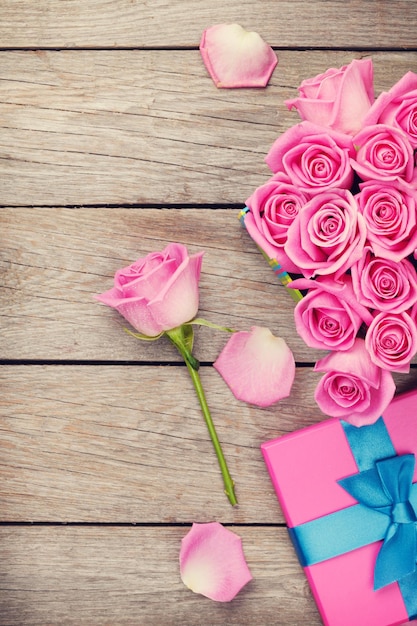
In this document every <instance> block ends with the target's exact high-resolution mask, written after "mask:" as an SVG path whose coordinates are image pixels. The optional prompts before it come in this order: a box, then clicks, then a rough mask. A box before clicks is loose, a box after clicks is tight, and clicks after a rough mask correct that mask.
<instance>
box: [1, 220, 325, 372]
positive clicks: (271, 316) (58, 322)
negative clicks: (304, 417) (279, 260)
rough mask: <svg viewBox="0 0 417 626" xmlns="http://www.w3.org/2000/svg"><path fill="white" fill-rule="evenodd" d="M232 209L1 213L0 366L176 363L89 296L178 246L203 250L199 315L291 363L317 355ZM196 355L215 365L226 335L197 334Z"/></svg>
mask: <svg viewBox="0 0 417 626" xmlns="http://www.w3.org/2000/svg"><path fill="white" fill-rule="evenodd" d="M238 213H239V212H238V210H237V209H219V210H211V209H201V208H200V209H116V208H113V209H104V208H95V209H85V208H84V209H68V208H54V209H52V208H25V209H23V208H8V209H1V210H0V228H1V232H2V246H1V252H0V268H1V272H2V279H1V284H0V313H1V317H0V329H1V333H0V358H2V359H12V360H22V359H23V360H44V361H45V360H46V361H50V360H52V361H60V360H62V361H68V360H69V361H74V360H81V361H89V360H90V361H91V360H92V361H105V360H107V361H135V362H136V361H147V362H182V359H181V357H180V356H179V354H177V352H176V351H175V349H174V348H173V346H172V345H171V344H170V343H169V341H168V340H166V339H161V340H158V341H157V342H141V341H139V340H136V339H134V338H133V337H131V336H130V335H128V334H127V333H125V332H124V331H123V328H124V326H127V323H126V324H125V323H124V321H123V318H122V317H121V316H120V315H119V314H118V313H117V312H116V311H114V310H111V309H110V308H108V307H105V306H104V305H102V304H100V303H98V302H96V301H95V300H94V299H93V295H94V294H96V293H101V292H103V291H106V290H107V289H110V287H111V286H112V284H113V275H114V272H115V271H116V270H117V269H119V268H120V267H123V266H125V265H128V264H130V263H132V262H133V261H134V260H136V259H137V258H139V257H140V256H144V255H146V254H148V253H149V252H152V251H156V250H160V249H162V248H164V247H165V246H166V244H167V243H168V242H169V241H179V242H181V243H183V244H185V245H186V246H187V247H188V250H189V252H190V253H193V252H196V251H198V250H205V251H206V254H205V256H204V260H203V267H202V274H201V279H200V308H199V317H203V318H205V319H207V320H209V321H211V322H214V323H216V324H220V325H223V326H228V327H231V328H235V329H237V330H249V329H250V328H251V326H254V325H257V326H266V327H268V328H270V329H271V331H272V332H273V333H274V334H275V335H277V336H282V337H284V338H285V339H286V341H287V343H288V345H289V346H290V348H291V349H292V350H293V353H294V356H295V358H296V360H297V361H298V362H304V363H311V362H313V361H315V360H317V359H318V358H321V356H323V351H320V350H312V349H309V348H307V347H306V345H305V344H304V342H303V341H302V340H301V338H300V337H299V336H298V335H297V333H296V331H295V325H294V320H293V311H294V302H293V300H292V299H291V297H290V295H289V293H288V292H287V290H286V289H285V288H284V287H282V285H281V284H280V283H279V282H278V280H277V279H276V277H275V276H274V274H273V272H272V271H271V270H270V268H269V267H268V265H267V263H266V262H265V260H264V259H263V258H262V256H261V254H260V253H259V251H258V250H257V248H256V246H255V244H254V243H253V242H252V240H251V239H250V237H249V235H248V234H247V233H246V231H245V230H244V228H242V227H241V225H240V224H239V220H238ZM195 335H196V338H195V354H196V356H197V358H199V359H200V360H201V361H203V362H207V361H210V362H212V361H214V360H215V359H216V358H217V356H218V354H219V353H220V350H221V349H222V347H223V346H224V345H225V343H226V341H227V340H228V338H229V335H228V334H227V333H224V332H220V331H216V330H213V329H207V328H202V327H198V328H196V331H195Z"/></svg>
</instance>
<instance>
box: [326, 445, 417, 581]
mask: <svg viewBox="0 0 417 626" xmlns="http://www.w3.org/2000/svg"><path fill="white" fill-rule="evenodd" d="M414 465H415V458H414V455H413V454H404V455H402V456H395V457H392V458H388V459H383V460H380V461H376V463H375V466H374V467H373V468H372V469H368V470H365V471H362V472H360V473H358V474H355V475H353V476H349V477H347V478H343V479H342V480H339V481H338V482H339V484H340V485H341V486H342V487H343V488H344V489H345V490H346V491H347V492H348V493H349V494H350V495H351V496H353V497H354V498H355V499H356V500H357V501H358V502H359V503H360V504H362V505H364V506H365V507H367V508H369V509H373V510H375V511H378V512H379V513H383V514H384V515H387V516H388V518H389V522H388V526H387V530H386V533H385V537H384V543H383V545H382V547H381V549H380V551H379V553H378V557H377V560H376V564H375V572H374V588H375V590H376V589H380V588H381V587H385V586H386V585H389V584H390V583H392V582H395V581H398V580H400V579H402V578H404V577H405V576H407V575H408V574H411V573H413V572H415V571H416V569H417V501H416V498H414V499H413V498H412V497H411V496H412V481H413V475H414Z"/></svg>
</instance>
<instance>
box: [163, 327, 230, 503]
mask: <svg viewBox="0 0 417 626" xmlns="http://www.w3.org/2000/svg"><path fill="white" fill-rule="evenodd" d="M196 321H197V320H196ZM166 335H168V337H169V339H170V340H171V342H172V343H173V344H174V346H175V347H176V348H177V350H178V351H179V353H180V354H181V356H182V357H183V359H184V361H185V364H186V365H187V369H188V371H189V373H190V376H191V380H192V381H193V385H194V388H195V390H196V393H197V397H198V400H199V402H200V406H201V410H202V411H203V415H204V419H205V422H206V424H207V428H208V431H209V434H210V437H211V441H212V442H213V446H214V450H215V452H216V455H217V459H218V462H219V465H220V469H221V473H222V476H223V483H224V490H225V493H226V495H227V497H228V499H229V502H230V504H232V506H235V505H236V504H237V498H236V495H235V491H234V482H233V480H232V477H231V476H230V473H229V468H228V467H227V463H226V459H225V458H224V455H223V450H222V447H221V445H220V441H219V438H218V436H217V433H216V429H215V427H214V424H213V420H212V418H211V415H210V410H209V407H208V404H207V400H206V396H205V394H204V390H203V387H202V384H201V379H200V375H199V373H198V368H199V362H198V361H197V359H196V358H195V357H193V355H192V347H193V339H194V331H193V328H192V326H191V324H184V325H183V326H178V327H177V328H173V329H172V330H168V331H166Z"/></svg>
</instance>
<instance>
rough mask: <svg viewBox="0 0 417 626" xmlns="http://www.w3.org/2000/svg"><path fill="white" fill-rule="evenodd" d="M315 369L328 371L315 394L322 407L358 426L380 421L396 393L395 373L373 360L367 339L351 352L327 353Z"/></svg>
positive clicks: (354, 346)
mask: <svg viewBox="0 0 417 626" xmlns="http://www.w3.org/2000/svg"><path fill="white" fill-rule="evenodd" d="M314 369H315V371H317V372H325V374H324V376H323V378H322V379H321V380H320V382H319V384H318V385H317V388H316V392H315V396H314V397H315V400H316V402H317V404H318V406H319V407H320V409H321V410H322V411H323V413H325V414H326V415H330V416H331V417H339V418H343V419H344V420H346V421H347V422H350V423H351V424H353V425H354V426H364V425H366V424H373V423H374V422H376V420H377V419H378V418H379V417H380V416H381V415H382V414H383V412H384V411H385V409H386V408H387V406H388V405H389V403H390V402H391V400H392V398H393V396H394V393H395V383H394V380H393V378H392V374H391V372H389V371H388V370H384V369H381V368H380V367H378V366H377V365H375V364H374V363H372V361H371V359H370V357H369V354H368V352H367V350H366V347H365V342H364V340H363V339H356V340H355V342H354V344H353V346H352V348H351V349H350V350H348V351H344V352H331V353H330V354H328V355H326V356H325V357H324V358H323V359H321V360H320V361H317V363H316V365H315V368H314Z"/></svg>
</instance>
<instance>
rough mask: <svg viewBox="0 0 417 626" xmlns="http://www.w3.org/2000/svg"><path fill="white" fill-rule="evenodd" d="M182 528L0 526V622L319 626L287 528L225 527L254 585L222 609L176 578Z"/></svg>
mask: <svg viewBox="0 0 417 626" xmlns="http://www.w3.org/2000/svg"><path fill="white" fill-rule="evenodd" d="M188 530H189V526H184V527H180V528H175V527H174V528H169V527H168V528H167V527H158V528H148V527H139V526H138V527H126V528H117V527H109V528H106V527H101V528H100V527H92V528H89V527H75V528H74V527H65V526H60V527H53V526H49V527H44V528H42V527H33V528H30V527H7V526H6V527H0V586H1V589H2V592H1V594H0V624H1V625H2V626H6V625H7V626H21V625H22V624H25V625H26V624H27V625H28V626H46V625H48V626H56V625H58V624H65V625H68V626H72V625H73V626H80V624H83V625H84V624H88V625H89V626H99V625H100V626H102V625H108V626H114V625H115V624H117V625H118V626H119V625H120V626H128V625H129V626H138V625H141V626H142V625H145V624H146V626H168V625H174V626H196V625H200V624H201V625H203V624H210V626H224V625H225V624H233V625H235V626H243V624H257V625H259V626H269V625H270V624H274V625H275V624H276V625H277V626H280V625H282V626H284V625H285V626H287V625H288V624H289V623H291V626H304V625H305V624H309V626H319V624H321V620H320V618H319V616H318V613H317V609H316V608H315V604H314V601H313V599H312V597H311V594H310V591H309V589H308V585H307V582H306V580H305V577H304V574H303V572H302V570H301V567H300V566H299V564H298V562H297V560H296V558H295V555H294V552H293V549H292V546H291V545H290V541H289V538H288V536H287V533H286V530H285V529H284V528H275V527H272V528H268V527H264V528H245V527H234V526H232V527H231V530H233V531H234V532H237V533H238V534H239V535H240V536H241V537H242V541H243V548H244V552H245V556H246V559H247V562H248V565H249V568H250V570H251V573H252V576H253V580H252V581H251V582H250V583H248V584H247V585H246V587H245V588H244V589H243V590H242V591H241V592H240V594H239V595H238V596H237V597H236V598H235V599H234V600H233V601H232V602H231V603H224V604H222V603H216V602H212V601H211V600H208V599H206V598H203V597H202V596H198V595H196V594H193V593H192V592H191V591H190V590H188V589H187V588H186V587H185V586H184V584H183V583H182V581H181V578H180V573H179V564H178V554H179V550H180V543H181V539H182V537H183V536H184V535H185V534H186V533H187V532H188ZM289 615H291V622H289V621H288V616H289Z"/></svg>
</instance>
